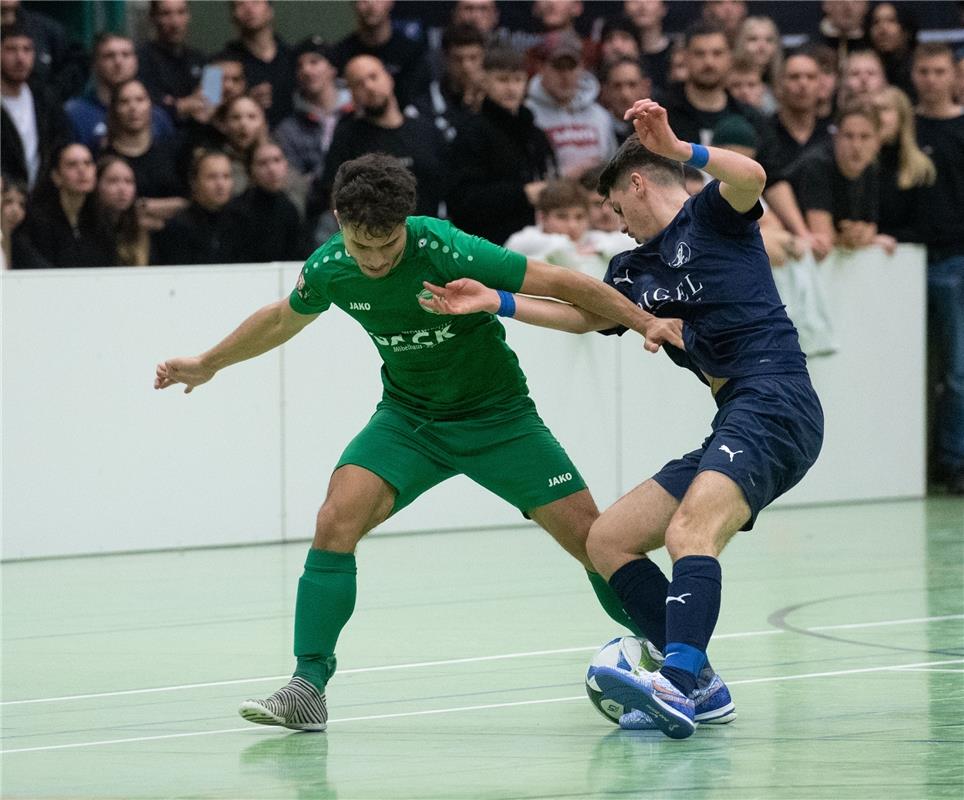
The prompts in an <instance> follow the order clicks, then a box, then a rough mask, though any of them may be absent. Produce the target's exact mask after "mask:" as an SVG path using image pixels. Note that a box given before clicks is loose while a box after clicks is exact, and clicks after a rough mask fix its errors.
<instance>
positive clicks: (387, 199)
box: [331, 153, 416, 236]
mask: <svg viewBox="0 0 964 800" xmlns="http://www.w3.org/2000/svg"><path fill="white" fill-rule="evenodd" d="M415 187H416V181H415V176H414V175H413V174H412V173H411V172H409V171H408V170H407V169H406V168H405V165H404V164H403V163H402V161H401V160H400V159H397V158H395V156H390V155H386V154H385V153H368V154H366V155H363V156H361V157H360V158H355V159H352V160H351V161H346V162H345V163H344V164H342V165H341V166H340V167H338V172H336V173H335V182H334V185H333V186H332V190H331V200H332V202H331V205H332V208H334V209H335V210H336V211H337V212H338V217H339V220H340V221H341V222H342V224H345V223H347V224H350V225H356V226H358V227H360V228H364V229H365V230H366V231H367V232H368V233H370V234H373V235H375V236H385V235H386V234H388V233H391V232H392V231H393V230H395V228H397V227H398V226H399V225H401V224H402V223H403V222H405V218H406V217H408V216H410V215H411V214H412V213H413V212H414V211H415Z"/></svg>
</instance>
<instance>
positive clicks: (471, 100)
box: [415, 25, 485, 143]
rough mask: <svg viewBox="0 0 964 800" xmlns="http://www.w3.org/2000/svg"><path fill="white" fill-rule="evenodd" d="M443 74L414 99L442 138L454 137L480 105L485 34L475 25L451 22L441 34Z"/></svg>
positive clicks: (482, 92)
mask: <svg viewBox="0 0 964 800" xmlns="http://www.w3.org/2000/svg"><path fill="white" fill-rule="evenodd" d="M442 57H443V62H442V63H443V68H442V76H441V78H439V79H438V80H433V81H432V82H431V84H429V90H428V93H427V94H426V95H424V96H423V97H422V98H420V99H419V100H418V101H416V103H415V105H416V107H417V108H418V111H419V114H421V115H422V116H424V117H426V118H428V119H432V120H433V121H434V122H435V127H436V128H438V129H439V131H441V133H442V136H443V137H444V138H445V141H446V142H448V143H451V142H452V141H454V140H455V137H456V135H457V134H458V131H459V129H460V128H461V127H462V126H463V125H465V123H466V122H467V121H468V119H469V118H470V117H472V116H473V115H474V114H475V113H476V112H477V111H478V110H479V106H481V105H482V98H483V97H484V96H485V90H484V88H483V86H482V61H483V59H484V57H485V35H484V34H483V33H482V32H481V31H480V30H479V29H478V28H476V27H475V26H474V25H450V26H449V27H448V28H446V29H445V30H444V31H443V33H442Z"/></svg>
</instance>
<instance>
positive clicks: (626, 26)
mask: <svg viewBox="0 0 964 800" xmlns="http://www.w3.org/2000/svg"><path fill="white" fill-rule="evenodd" d="M614 33H625V34H626V35H627V36H631V37H632V38H633V39H636V40H637V41H639V31H638V30H637V29H636V23H634V22H633V21H632V20H631V19H630V18H629V17H609V18H608V19H606V21H605V22H604V23H603V26H602V30H601V31H600V32H599V41H600V42H605V41H607V40H608V39H609V38H610V37H611V36H612V35H613V34H614Z"/></svg>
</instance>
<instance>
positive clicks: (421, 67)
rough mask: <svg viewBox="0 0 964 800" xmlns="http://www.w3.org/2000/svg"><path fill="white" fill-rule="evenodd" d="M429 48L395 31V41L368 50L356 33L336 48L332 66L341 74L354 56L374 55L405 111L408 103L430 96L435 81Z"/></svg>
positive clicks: (392, 39)
mask: <svg viewBox="0 0 964 800" xmlns="http://www.w3.org/2000/svg"><path fill="white" fill-rule="evenodd" d="M426 52H427V50H426V47H425V46H424V45H423V44H420V43H419V42H416V41H415V40H414V39H409V38H408V37H407V36H405V35H404V34H403V33H400V32H398V31H393V32H392V38H391V39H389V40H388V41H387V42H385V44H383V45H378V46H376V47H369V46H368V45H366V44H365V43H364V42H362V40H361V39H360V38H358V34H357V33H352V34H349V35H348V36H346V37H345V38H344V39H342V40H341V41H340V42H338V44H336V45H335V51H334V53H332V57H331V58H332V65H333V66H334V67H335V68H336V69H337V70H338V72H339V74H340V73H342V72H344V69H345V64H347V63H348V62H349V61H351V60H352V59H353V58H354V57H355V56H361V55H366V56H375V57H376V58H377V59H379V60H380V61H381V62H382V63H383V64H384V65H385V69H387V70H388V72H389V74H390V75H391V76H392V78H394V80H395V96H396V97H397V98H398V104H399V105H400V106H401V107H402V108H405V106H407V105H408V104H409V103H413V102H415V100H416V99H418V98H419V97H421V96H422V95H424V94H427V93H428V86H429V84H430V83H431V81H432V68H431V66H430V64H429V61H428V58H427V57H426V55H425V54H426Z"/></svg>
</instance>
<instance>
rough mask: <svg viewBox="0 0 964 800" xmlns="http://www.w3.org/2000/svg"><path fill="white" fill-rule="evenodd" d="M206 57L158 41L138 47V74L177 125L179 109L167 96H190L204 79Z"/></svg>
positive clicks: (149, 91)
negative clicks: (168, 100)
mask: <svg viewBox="0 0 964 800" xmlns="http://www.w3.org/2000/svg"><path fill="white" fill-rule="evenodd" d="M205 61H206V59H205V57H204V53H202V52H201V51H200V50H195V49H194V48H192V47H181V48H178V49H176V50H175V49H173V48H170V47H168V46H167V45H164V44H161V43H160V42H156V41H153V40H152V41H149V42H145V43H144V44H142V45H141V46H140V47H139V48H137V65H138V67H137V77H138V78H139V79H140V81H141V83H143V84H144V87H145V88H146V89H147V92H148V94H150V96H151V100H153V101H154V103H155V105H159V106H161V108H163V109H165V110H166V111H167V113H168V114H170V115H171V121H172V122H174V123H175V124H177V123H178V122H179V120H178V118H177V112H176V110H175V108H174V106H173V104H169V103H165V102H164V101H165V99H166V98H175V99H177V98H180V97H187V96H188V95H189V94H191V93H192V92H193V91H194V90H195V89H197V87H198V84H199V83H200V82H201V72H202V70H203V69H204V63H205Z"/></svg>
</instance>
